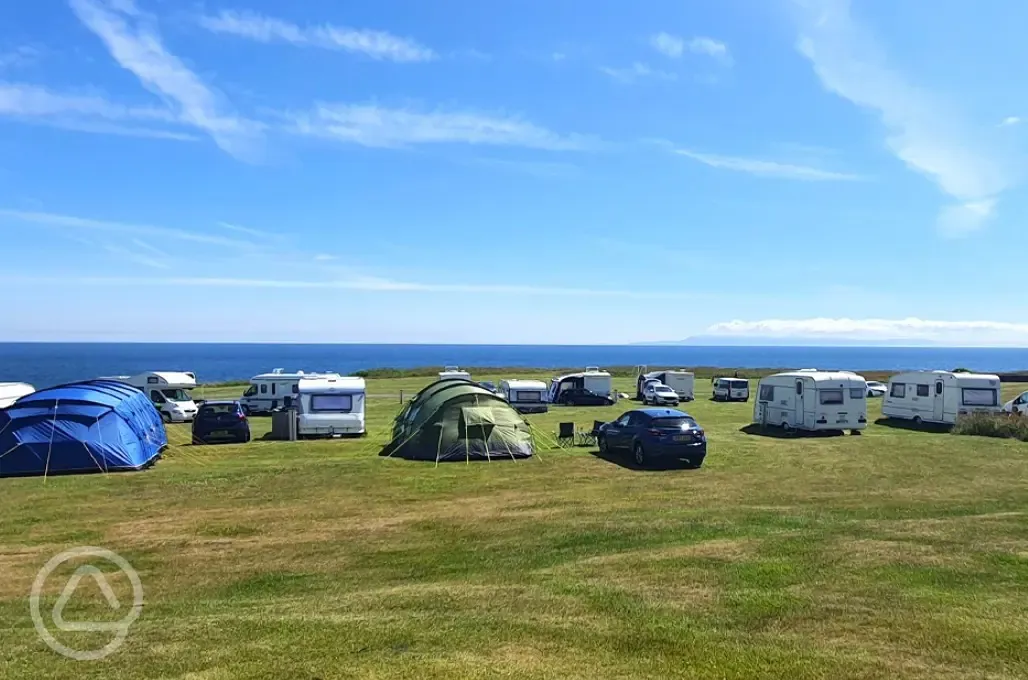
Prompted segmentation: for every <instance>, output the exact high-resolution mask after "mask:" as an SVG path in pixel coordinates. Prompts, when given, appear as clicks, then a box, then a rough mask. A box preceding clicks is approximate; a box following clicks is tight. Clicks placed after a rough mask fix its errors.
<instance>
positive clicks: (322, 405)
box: [311, 394, 353, 413]
mask: <svg viewBox="0 0 1028 680" xmlns="http://www.w3.org/2000/svg"><path fill="white" fill-rule="evenodd" d="M351 410H353V395H352V394H312V395H311V411H334V412H337V413H338V412H343V413H349V412H350V411H351Z"/></svg>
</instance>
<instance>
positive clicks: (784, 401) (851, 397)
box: [753, 371, 867, 432]
mask: <svg viewBox="0 0 1028 680" xmlns="http://www.w3.org/2000/svg"><path fill="white" fill-rule="evenodd" d="M753 422H754V423H757V424H760V425H775V426H781V427H782V428H784V429H786V430H792V429H797V430H809V431H818V430H850V431H851V432H857V431H859V430H863V429H865V428H866V427H867V381H865V380H864V378H862V377H861V376H859V375H857V374H855V373H848V372H836V371H791V372H786V373H776V374H775V375H769V376H767V377H765V378H761V379H760V383H759V385H758V386H757V399H756V402H755V403H754V404H753Z"/></svg>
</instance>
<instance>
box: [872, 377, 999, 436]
mask: <svg viewBox="0 0 1028 680" xmlns="http://www.w3.org/2000/svg"><path fill="white" fill-rule="evenodd" d="M999 393H1000V382H999V376H997V375H992V374H984V373H954V372H951V371H912V372H909V373H900V374H899V375H894V376H892V377H891V378H889V392H888V393H887V394H886V395H885V401H884V402H883V403H882V415H884V416H885V417H887V418H900V419H904V420H912V421H914V422H915V423H938V424H945V425H953V424H954V423H956V422H957V417H958V416H961V415H965V414H968V413H981V412H984V413H999V412H1001V411H1002V410H1003V407H1002V406H1001V405H1000V401H999Z"/></svg>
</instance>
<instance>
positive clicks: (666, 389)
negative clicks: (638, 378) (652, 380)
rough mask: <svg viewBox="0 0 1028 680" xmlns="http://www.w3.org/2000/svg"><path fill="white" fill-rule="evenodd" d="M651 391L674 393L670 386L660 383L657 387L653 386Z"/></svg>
mask: <svg viewBox="0 0 1028 680" xmlns="http://www.w3.org/2000/svg"><path fill="white" fill-rule="evenodd" d="M653 391H654V392H666V393H668V394H674V393H675V391H674V390H673V389H671V388H670V387H668V386H667V385H660V386H659V387H654V388H653Z"/></svg>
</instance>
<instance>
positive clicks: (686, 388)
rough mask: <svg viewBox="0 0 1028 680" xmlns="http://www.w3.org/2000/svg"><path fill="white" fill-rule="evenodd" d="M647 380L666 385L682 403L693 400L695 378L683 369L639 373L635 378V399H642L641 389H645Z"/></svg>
mask: <svg viewBox="0 0 1028 680" xmlns="http://www.w3.org/2000/svg"><path fill="white" fill-rule="evenodd" d="M648 380H657V381H658V382H660V383H662V384H664V385H667V386H668V387H670V388H671V389H672V390H674V392H675V394H677V395H678V398H679V399H680V400H682V401H692V400H693V399H695V393H694V389H695V386H696V376H695V375H694V374H693V373H691V372H690V371H687V370H685V369H682V368H680V369H678V370H677V371H651V372H650V373H641V374H640V375H639V377H638V378H636V398H637V399H642V398H643V389H644V388H645V387H646V382H647V381H648Z"/></svg>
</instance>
